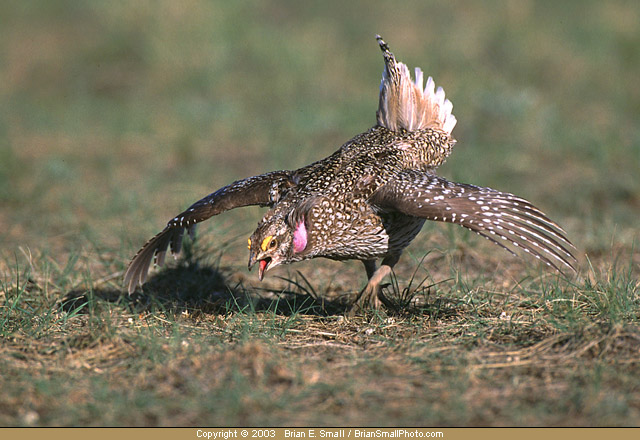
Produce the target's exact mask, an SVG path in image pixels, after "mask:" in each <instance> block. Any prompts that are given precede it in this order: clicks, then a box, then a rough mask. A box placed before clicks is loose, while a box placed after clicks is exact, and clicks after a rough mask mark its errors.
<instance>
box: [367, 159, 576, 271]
mask: <svg viewBox="0 0 640 440" xmlns="http://www.w3.org/2000/svg"><path fill="white" fill-rule="evenodd" d="M369 202H370V203H371V204H372V205H373V206H375V207H376V208H377V209H379V210H381V211H398V212H401V213H403V214H407V215H411V216H415V217H420V218H425V219H428V220H435V221H442V222H447V223H455V224H459V225H461V226H464V227H465V228H467V229H471V230H472V231H474V232H476V233H478V234H479V235H482V236H483V237H485V238H488V239H489V240H491V241H492V242H494V243H495V244H497V245H498V246H500V247H502V248H504V249H506V250H507V251H509V252H511V253H512V254H514V255H515V252H514V251H513V249H511V247H515V248H521V249H523V250H524V251H525V252H528V253H530V254H531V255H533V256H534V257H536V258H538V259H540V260H542V261H544V262H545V263H546V264H548V265H549V266H551V267H553V268H555V269H556V270H558V271H559V272H562V269H561V267H568V268H570V269H572V270H573V271H575V270H576V269H575V266H574V264H575V263H576V262H577V260H576V258H575V256H574V255H573V251H574V250H575V247H574V246H573V244H571V242H570V241H569V240H568V239H567V238H566V236H565V234H566V233H565V232H564V231H563V230H562V228H561V227H560V226H558V225H557V224H556V223H554V222H553V221H551V220H549V218H547V216H546V215H545V214H544V213H543V212H542V211H540V210H539V209H538V208H536V207H535V206H533V205H532V204H531V203H530V202H528V201H527V200H525V199H522V198H520V197H517V196H514V195H513V194H509V193H504V192H500V191H496V190H494V189H491V188H482V187H479V186H475V185H468V184H463V183H454V182H449V181H448V180H446V179H443V178H441V177H438V176H435V175H432V174H428V173H421V172H419V171H413V170H407V171H404V172H402V173H400V174H399V175H398V176H396V178H394V180H393V181H392V182H390V183H387V184H385V185H384V186H382V187H380V189H378V190H377V191H376V192H375V193H374V194H373V195H372V196H371V198H370V199H369ZM510 246H511V247H510Z"/></svg>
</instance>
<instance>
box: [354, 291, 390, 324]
mask: <svg viewBox="0 0 640 440" xmlns="http://www.w3.org/2000/svg"><path fill="white" fill-rule="evenodd" d="M383 305H384V306H385V307H386V308H390V307H391V302H390V301H389V300H388V299H387V298H386V297H385V296H384V294H383V293H382V286H381V285H380V284H372V283H369V284H367V285H366V286H365V288H364V289H362V290H361V291H360V293H359V294H358V297H357V298H356V300H355V301H354V302H353V304H352V305H351V309H350V310H349V312H348V316H354V315H355V314H356V313H358V312H361V311H364V310H380V308H381V306H383Z"/></svg>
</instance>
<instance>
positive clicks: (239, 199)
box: [124, 171, 295, 294]
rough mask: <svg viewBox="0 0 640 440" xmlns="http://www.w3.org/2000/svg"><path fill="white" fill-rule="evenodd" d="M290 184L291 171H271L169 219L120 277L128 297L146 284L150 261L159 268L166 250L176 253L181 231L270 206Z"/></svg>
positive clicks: (291, 183)
mask: <svg viewBox="0 0 640 440" xmlns="http://www.w3.org/2000/svg"><path fill="white" fill-rule="evenodd" d="M294 181H295V179H294V177H293V173H292V172H291V171H274V172H271V173H267V174H262V175H260V176H254V177H249V178H246V179H243V180H238V181H236V182H233V183H232V184H230V185H227V186H225V187H223V188H220V189H219V190H218V191H216V192H214V193H212V194H209V195H208V196H207V197H205V198H203V199H201V200H199V201H197V202H196V203H194V204H193V205H191V206H190V207H189V208H188V209H187V210H186V211H184V212H182V213H181V214H178V215H177V216H176V217H174V218H173V219H171V220H170V221H169V223H167V226H166V227H165V228H164V229H163V230H162V232H160V233H159V234H158V235H156V236H155V237H153V238H152V239H151V240H149V241H148V242H147V243H146V244H145V245H144V246H143V247H142V249H140V250H139V251H138V253H137V254H136V256H135V257H133V260H131V263H129V267H128V268H127V272H126V273H125V275H124V284H125V286H127V289H128V291H129V293H130V294H131V293H133V291H134V290H135V289H136V286H137V285H138V284H143V283H144V282H145V281H146V280H147V273H148V271H149V266H151V262H152V261H154V260H155V263H156V264H157V265H159V266H161V265H162V264H164V259H165V256H166V253H167V248H170V249H171V253H172V254H174V255H176V254H178V253H179V252H180V248H181V246H182V237H183V235H184V231H185V229H186V230H187V231H188V232H189V233H190V234H193V233H194V232H195V226H196V224H197V223H200V222H202V221H204V220H207V219H208V218H210V217H212V216H214V215H218V214H220V213H222V212H224V211H228V210H230V209H234V208H239V207H242V206H249V205H261V206H272V205H274V204H275V203H277V202H278V200H280V199H281V198H282V197H283V196H284V194H285V193H286V192H287V190H289V189H290V188H292V187H293V186H295V182H294Z"/></svg>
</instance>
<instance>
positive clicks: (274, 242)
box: [269, 238, 278, 249]
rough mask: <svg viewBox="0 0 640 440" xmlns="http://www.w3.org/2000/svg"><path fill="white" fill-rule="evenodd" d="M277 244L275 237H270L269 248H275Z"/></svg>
mask: <svg viewBox="0 0 640 440" xmlns="http://www.w3.org/2000/svg"><path fill="white" fill-rule="evenodd" d="M277 244H278V240H276V239H275V238H273V239H271V241H270V242H269V249H275V247H276V245H277Z"/></svg>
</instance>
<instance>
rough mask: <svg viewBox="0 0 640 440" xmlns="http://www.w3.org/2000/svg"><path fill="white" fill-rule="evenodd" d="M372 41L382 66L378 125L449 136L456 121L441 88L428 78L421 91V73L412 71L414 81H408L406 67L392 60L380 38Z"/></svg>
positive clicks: (392, 129)
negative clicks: (437, 132) (383, 64)
mask: <svg viewBox="0 0 640 440" xmlns="http://www.w3.org/2000/svg"><path fill="white" fill-rule="evenodd" d="M376 39H377V40H378V44H380V49H382V53H383V55H384V63H385V68H384V71H383V72H382V81H381V83H380V104H379V106H378V111H377V113H376V116H377V119H378V124H379V125H381V126H383V127H386V128H388V129H389V130H391V131H396V132H397V131H401V130H403V129H404V130H407V131H416V130H422V129H425V128H435V129H439V130H442V131H444V132H446V133H447V134H449V135H450V134H451V132H452V131H453V127H455V125H456V118H455V116H453V115H452V114H451V110H452V109H453V104H451V101H449V100H448V99H445V96H444V90H443V89H442V87H438V89H437V90H436V89H435V83H434V82H433V78H431V77H429V78H427V85H426V87H425V88H424V89H423V88H422V85H423V73H422V70H421V69H420V68H419V67H416V69H415V75H416V79H415V81H412V79H411V74H410V73H409V68H408V67H407V65H406V64H404V63H401V62H398V61H397V60H396V57H395V56H394V55H393V54H392V53H391V51H390V50H389V46H387V43H385V42H384V41H383V40H382V37H380V35H377V36H376Z"/></svg>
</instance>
